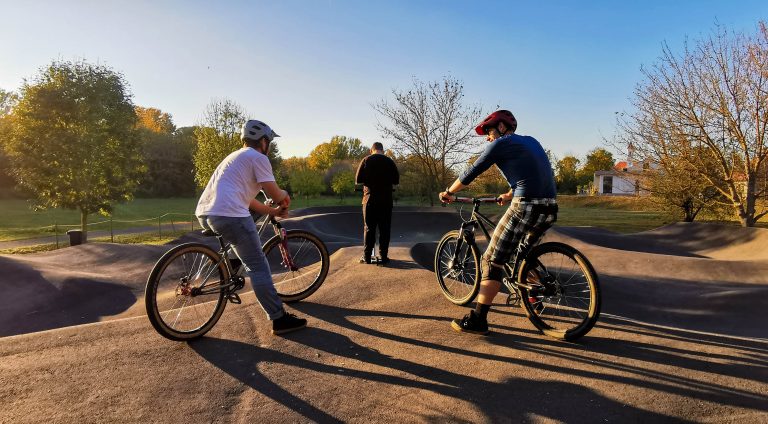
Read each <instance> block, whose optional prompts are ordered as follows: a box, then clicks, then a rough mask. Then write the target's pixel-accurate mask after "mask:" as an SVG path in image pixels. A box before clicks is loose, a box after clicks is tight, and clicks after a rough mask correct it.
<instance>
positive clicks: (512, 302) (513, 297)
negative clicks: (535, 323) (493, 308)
mask: <svg viewBox="0 0 768 424" xmlns="http://www.w3.org/2000/svg"><path fill="white" fill-rule="evenodd" d="M507 305H508V306H520V296H519V295H518V294H517V293H514V292H513V293H510V294H508V295H507Z"/></svg>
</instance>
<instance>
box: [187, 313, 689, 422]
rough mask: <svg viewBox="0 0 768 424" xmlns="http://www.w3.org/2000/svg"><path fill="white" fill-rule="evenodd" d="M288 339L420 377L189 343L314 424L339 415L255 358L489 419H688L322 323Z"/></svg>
mask: <svg viewBox="0 0 768 424" xmlns="http://www.w3.org/2000/svg"><path fill="white" fill-rule="evenodd" d="M332 309H333V312H334V313H338V312H344V311H348V312H349V311H354V310H345V309H340V308H332ZM357 312H360V311H357ZM376 314H378V313H376ZM385 315H388V316H391V317H393V318H400V319H408V318H416V319H424V318H425V317H423V316H415V315H405V314H385ZM291 338H292V340H293V341H295V342H296V343H299V344H303V345H305V346H307V347H309V348H312V349H317V350H320V351H323V352H326V353H329V354H332V355H339V356H343V357H347V358H349V359H354V360H356V361H363V362H366V363H369V364H372V365H376V366H378V367H386V368H388V369H390V370H392V371H393V373H392V374H413V375H415V376H417V377H418V378H407V377H400V376H398V375H391V374H383V373H378V372H371V371H362V370H357V369H354V368H348V367H343V366H338V365H327V364H322V363H319V362H313V361H308V360H306V359H304V358H299V357H296V356H291V355H286V354H285V353H283V352H278V351H274V350H271V349H264V348H259V347H255V346H253V345H251V344H247V343H242V342H237V341H232V340H223V339H216V338H203V339H201V340H199V341H195V342H191V343H190V344H189V345H190V346H191V347H192V349H193V350H195V351H196V352H197V353H198V354H199V355H200V356H202V357H203V358H205V359H206V360H208V361H209V362H210V363H212V364H213V365H215V366H217V367H218V368H220V369H221V370H222V371H224V372H226V373H227V374H229V375H231V376H232V377H234V378H237V379H238V380H239V381H241V382H242V383H244V384H247V385H248V386H249V387H251V388H253V389H254V390H258V391H259V392H260V393H262V394H264V395H265V396H268V397H269V398H271V399H272V400H274V401H275V402H278V403H280V404H282V405H284V406H285V407H287V408H290V409H291V410H293V411H295V412H297V413H300V414H302V415H303V416H304V417H305V418H307V419H309V420H313V421H318V422H340V420H339V419H337V418H336V417H333V416H332V415H330V414H329V413H327V412H325V411H322V410H320V409H319V408H317V407H315V406H313V405H312V404H310V403H309V402H307V401H305V400H303V399H300V398H298V397H297V396H295V395H293V394H291V393H289V392H287V391H286V390H285V389H283V388H282V387H280V386H279V385H278V384H276V383H274V382H272V381H270V380H269V378H268V377H267V376H265V375H262V374H260V373H259V371H258V368H259V367H258V364H259V363H260V362H272V363H280V364H285V365H290V366H292V367H301V368H304V369H307V370H311V371H315V372H321V373H325V374H330V375H335V376H339V377H342V378H345V379H349V378H355V379H362V380H367V381H372V382H378V383H384V384H387V385H396V386H402V387H408V388H410V389H422V390H427V391H430V392H433V393H438V394H441V395H444V396H448V397H452V398H455V399H457V400H459V401H466V402H471V403H473V404H474V405H476V406H477V408H478V410H480V411H482V413H484V414H485V418H486V419H488V420H490V421H502V420H506V421H511V422H524V421H528V420H530V418H531V415H532V414H535V415H536V416H540V417H547V418H550V419H552V420H555V421H559V422H594V420H595V417H596V416H600V417H601V418H604V419H606V420H613V419H620V418H621V417H623V418H625V419H626V418H627V417H633V418H634V419H636V420H638V422H685V421H683V420H679V419H674V418H671V417H668V416H665V415H661V414H657V413H653V412H649V411H645V410H640V409H636V408H632V407H631V406H627V405H623V404H621V403H618V402H616V401H614V400H612V399H609V398H606V397H604V396H602V395H601V394H599V393H597V392H595V391H594V390H592V389H590V388H588V387H585V386H581V385H577V384H571V383H564V382H559V381H532V380H525V379H521V378H510V379H507V380H505V381H503V382H493V381H488V380H483V379H478V378H475V377H471V376H467V375H462V374H456V373H453V372H450V371H445V370H442V369H439V368H434V367H430V366H428V365H424V364H420V363H416V362H411V361H407V360H403V359H398V358H394V357H391V356H389V355H385V354H382V353H380V352H378V351H375V350H373V349H369V348H367V347H365V346H362V345H360V344H358V343H356V342H354V341H353V340H352V339H350V338H349V337H347V336H344V335H341V334H337V333H333V332H329V331H326V330H323V329H319V328H310V329H308V330H306V331H302V332H301V333H297V334H296V335H294V336H292V337H291ZM454 350H458V349H454ZM458 351H459V353H463V354H466V355H475V353H474V352H468V351H462V350H458ZM497 359H498V358H497ZM551 393H556V394H557V398H558V399H568V407H567V408H565V407H563V404H562V403H560V402H556V403H552V402H551V400H552V395H551ZM353 402H355V400H353ZM596 408H599V410H596ZM428 409H431V411H429V412H428V413H425V414H424V416H422V417H421V418H422V419H423V420H424V421H427V422H444V421H446V420H451V421H456V420H458V419H460V417H455V416H451V415H449V414H448V413H447V412H446V408H443V407H441V406H440V405H434V406H432V407H431V408H428Z"/></svg>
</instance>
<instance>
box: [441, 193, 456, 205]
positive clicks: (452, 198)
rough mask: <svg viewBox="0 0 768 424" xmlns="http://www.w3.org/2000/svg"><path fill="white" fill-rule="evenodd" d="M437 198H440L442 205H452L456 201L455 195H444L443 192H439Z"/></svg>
mask: <svg viewBox="0 0 768 424" xmlns="http://www.w3.org/2000/svg"><path fill="white" fill-rule="evenodd" d="M438 197H439V198H440V201H441V202H443V203H452V202H454V201H455V200H456V195H455V194H451V195H449V194H448V193H446V192H444V191H443V192H441V193H440V194H439V195H438Z"/></svg>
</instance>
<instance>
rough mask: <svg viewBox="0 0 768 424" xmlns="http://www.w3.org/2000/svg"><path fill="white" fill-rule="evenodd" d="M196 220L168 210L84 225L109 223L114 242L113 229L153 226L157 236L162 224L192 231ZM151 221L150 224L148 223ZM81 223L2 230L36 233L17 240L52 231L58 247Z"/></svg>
mask: <svg viewBox="0 0 768 424" xmlns="http://www.w3.org/2000/svg"><path fill="white" fill-rule="evenodd" d="M178 217H184V218H188V220H187V219H179V218H178ZM142 222H146V223H148V225H147V226H146V227H142V226H141V225H137V224H140V223H142ZM196 222H197V217H196V216H195V215H194V214H189V213H178V212H168V213H164V214H162V215H160V216H156V217H152V218H145V219H134V220H121V219H112V218H111V217H110V219H107V220H103V221H98V222H92V223H88V224H86V227H87V229H88V231H89V232H90V230H91V229H92V228H94V229H95V227H97V226H100V225H105V224H109V239H110V241H111V242H113V243H114V241H115V230H118V233H120V232H121V231H120V230H126V229H128V230H134V231H131V233H136V234H139V233H149V232H152V231H155V230H149V231H135V230H136V229H137V228H150V227H153V228H155V229H156V231H157V235H158V237H162V236H163V226H164V225H165V226H166V229H167V227H168V225H169V224H170V227H171V228H170V231H171V233H175V232H176V228H177V227H178V228H179V229H180V230H181V229H183V228H185V226H186V225H189V230H190V231H194V230H195V223H196ZM150 223H151V224H150ZM115 224H117V227H118V228H115ZM81 228H82V225H81V224H59V223H57V222H54V223H53V225H46V226H43V227H22V228H3V229H2V231H4V232H5V231H7V232H28V233H36V234H37V235H34V236H30V237H24V238H20V239H17V240H27V239H32V238H39V237H46V236H45V233H47V232H53V237H55V239H56V248H57V249H58V248H59V236H64V235H65V234H68V231H69V230H74V229H81ZM48 237H50V236H48Z"/></svg>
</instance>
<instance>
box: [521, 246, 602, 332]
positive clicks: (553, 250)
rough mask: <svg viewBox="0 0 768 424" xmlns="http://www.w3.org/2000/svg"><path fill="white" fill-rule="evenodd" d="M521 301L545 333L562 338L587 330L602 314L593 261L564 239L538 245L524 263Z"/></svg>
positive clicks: (531, 318) (522, 266) (537, 325)
mask: <svg viewBox="0 0 768 424" xmlns="http://www.w3.org/2000/svg"><path fill="white" fill-rule="evenodd" d="M518 281H523V282H525V284H526V285H528V286H529V287H531V289H527V288H524V287H522V286H521V287H520V292H521V294H522V300H521V302H520V303H521V304H522V306H523V309H525V313H526V315H527V316H528V319H529V320H530V321H531V323H532V324H533V325H534V326H536V328H538V329H539V330H540V331H541V332H542V333H544V334H546V335H548V336H551V337H554V338H556V339H560V340H569V341H572V340H576V339H578V338H579V337H581V336H583V335H585V334H587V333H588V332H589V330H591V329H592V327H593V326H594V325H595V323H596V322H597V319H598V317H599V316H600V284H599V283H598V281H597V274H596V273H595V271H594V269H593V268H592V265H591V264H590V263H589V261H587V258H585V257H584V255H582V254H581V253H580V252H579V251H578V250H576V249H574V248H572V247H570V246H568V245H565V244H562V243H543V244H541V245H539V246H536V247H535V248H534V249H533V250H532V251H531V252H530V253H529V254H528V255H527V256H526V258H525V261H524V262H523V263H522V264H521V266H520V273H519V274H518Z"/></svg>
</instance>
